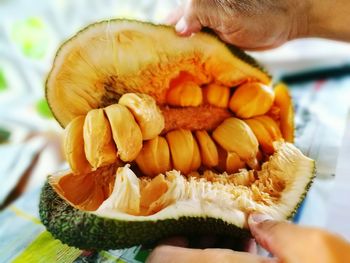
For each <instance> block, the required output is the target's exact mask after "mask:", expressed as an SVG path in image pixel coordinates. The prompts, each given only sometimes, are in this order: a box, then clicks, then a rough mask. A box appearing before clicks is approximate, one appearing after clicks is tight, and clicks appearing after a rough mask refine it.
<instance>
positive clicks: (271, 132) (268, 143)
mask: <svg viewBox="0 0 350 263" xmlns="http://www.w3.org/2000/svg"><path fill="white" fill-rule="evenodd" d="M245 122H246V123H247V124H248V125H249V127H250V128H251V129H252V131H253V132H254V134H255V136H256V138H257V139H258V142H259V144H260V146H261V147H262V149H263V151H264V152H265V153H267V154H272V153H274V151H275V149H274V146H273V142H274V141H277V140H281V139H282V135H281V132H280V129H279V127H278V126H277V123H276V122H275V121H274V120H273V119H272V118H271V117H269V116H266V115H263V116H257V117H254V118H251V119H247V120H245Z"/></svg>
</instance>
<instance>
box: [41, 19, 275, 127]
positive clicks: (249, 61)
mask: <svg viewBox="0 0 350 263" xmlns="http://www.w3.org/2000/svg"><path fill="white" fill-rule="evenodd" d="M125 21H129V22H132V23H140V24H148V25H150V26H154V27H159V28H162V27H163V28H172V26H168V25H161V24H154V23H152V22H143V21H137V20H132V19H119V18H116V19H110V20H102V21H98V22H95V23H92V24H90V25H88V26H86V27H84V28H82V29H81V30H79V31H78V32H77V33H76V34H75V35H73V36H72V37H70V38H69V39H67V40H66V41H64V42H63V43H62V44H61V45H60V47H59V48H58V50H57V52H56V55H55V57H54V60H53V65H54V64H55V63H56V59H57V57H58V54H59V53H60V52H61V50H62V49H63V48H64V47H65V46H66V44H68V43H69V42H71V41H72V40H73V39H75V38H77V37H79V35H80V34H81V33H82V32H84V31H86V30H88V29H89V28H90V27H94V26H97V25H99V24H104V23H118V22H125ZM203 33H205V34H207V35H211V37H214V38H216V39H218V40H219V41H220V42H222V40H220V38H219V37H217V35H215V34H214V33H213V32H212V31H210V30H207V29H205V30H203ZM225 45H226V47H227V48H228V49H229V50H230V52H231V53H232V54H233V55H234V56H235V57H237V58H238V59H240V60H242V61H244V62H245V63H247V64H249V65H250V66H252V67H254V68H256V69H258V70H260V71H261V72H263V73H264V74H265V75H266V76H268V78H270V79H271V76H270V74H269V73H268V72H267V71H266V69H264V67H263V66H262V65H260V64H259V63H258V62H257V61H256V60H255V59H254V58H253V57H251V56H250V55H248V54H247V53H246V52H244V51H243V50H242V49H240V48H238V47H236V46H233V45H230V44H227V43H225ZM52 70H53V67H52V68H51V70H50V71H49V73H48V75H47V77H46V81H45V97H46V100H47V101H48V104H49V108H50V111H51V112H52V115H53V116H54V118H55V119H56V120H57V122H58V123H59V124H60V126H61V127H62V128H64V125H63V124H62V123H61V122H60V121H59V119H58V118H57V116H56V114H55V111H54V110H53V109H52V107H51V103H50V101H49V98H48V95H47V93H48V79H49V76H50V75H51V72H52Z"/></svg>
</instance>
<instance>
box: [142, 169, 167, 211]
mask: <svg viewBox="0 0 350 263" xmlns="http://www.w3.org/2000/svg"><path fill="white" fill-rule="evenodd" d="M167 190H168V183H167V181H166V180H165V177H164V175H163V174H160V175H158V176H156V177H154V178H153V179H152V181H150V182H148V183H147V184H146V185H145V186H144V187H143V188H141V199H140V206H141V211H142V210H145V211H146V214H152V213H156V212H158V211H159V210H161V208H162V207H161V206H160V204H158V203H157V202H156V201H157V200H158V199H159V198H160V197H161V196H162V195H163V194H165V193H166V191H167Z"/></svg>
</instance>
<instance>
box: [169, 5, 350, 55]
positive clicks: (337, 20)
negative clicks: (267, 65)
mask: <svg viewBox="0 0 350 263" xmlns="http://www.w3.org/2000/svg"><path fill="white" fill-rule="evenodd" d="M349 12H350V2H349V1H348V0H339V1H332V0H324V1H315V0H303V1H293V0H279V1H271V0H267V1H257V0H241V1H238V0H206V1H204V0H184V4H183V5H182V6H180V7H179V8H178V9H177V10H176V11H175V12H173V13H172V14H171V15H170V16H169V19H168V23H170V24H173V25H175V24H176V31H177V32H178V33H179V34H180V35H182V36H190V35H191V34H193V33H196V32H198V31H200V30H201V28H202V27H209V28H211V29H213V30H214V31H215V32H216V34H217V35H218V36H219V37H220V38H221V39H222V40H223V41H225V42H227V43H231V44H234V45H237V46H239V47H241V48H244V49H248V50H264V49H270V48H274V47H277V46H280V45H282V44H283V43H285V42H286V41H289V40H292V39H296V38H301V37H325V38H331V39H337V40H345V41H350V27H349V26H348V25H349V24H350V16H349V15H348V14H349Z"/></svg>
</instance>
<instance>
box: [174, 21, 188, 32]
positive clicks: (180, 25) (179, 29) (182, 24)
mask: <svg viewBox="0 0 350 263" xmlns="http://www.w3.org/2000/svg"><path fill="white" fill-rule="evenodd" d="M186 29H187V23H186V21H185V18H184V17H181V18H180V20H179V21H178V22H177V23H176V26H175V30H176V31H177V32H179V33H182V32H184V31H185V30H186Z"/></svg>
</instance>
